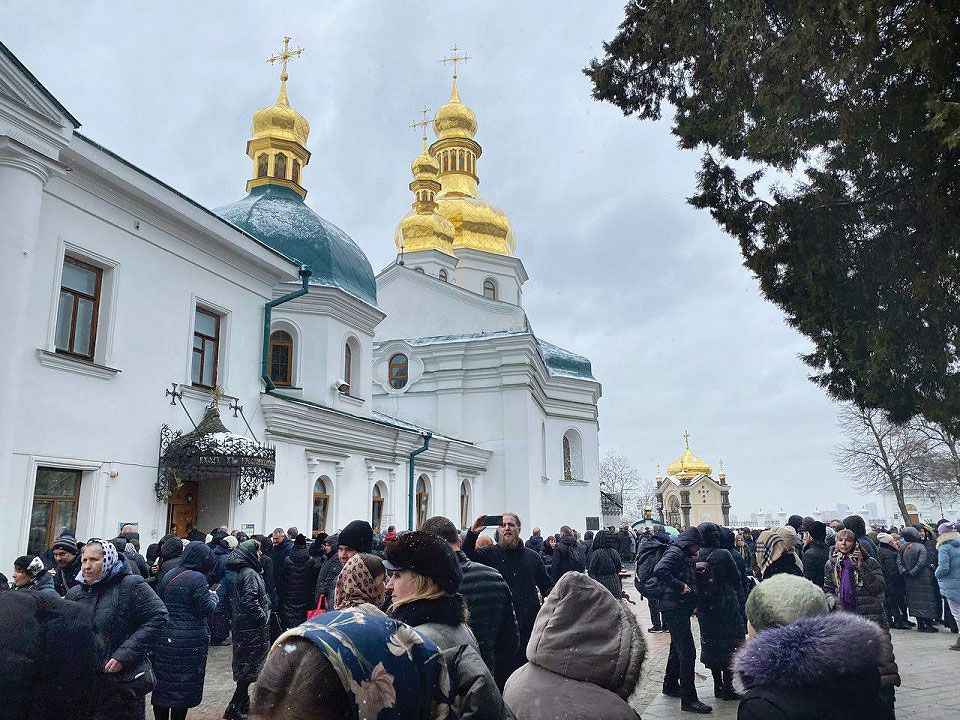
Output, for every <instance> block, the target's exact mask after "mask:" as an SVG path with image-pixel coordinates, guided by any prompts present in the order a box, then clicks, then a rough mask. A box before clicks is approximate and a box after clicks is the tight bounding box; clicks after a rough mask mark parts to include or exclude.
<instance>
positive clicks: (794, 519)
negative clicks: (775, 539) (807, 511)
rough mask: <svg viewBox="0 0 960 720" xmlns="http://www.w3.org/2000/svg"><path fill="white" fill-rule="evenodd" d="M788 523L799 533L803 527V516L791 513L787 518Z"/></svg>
mask: <svg viewBox="0 0 960 720" xmlns="http://www.w3.org/2000/svg"><path fill="white" fill-rule="evenodd" d="M787 525H789V526H790V527H792V528H793V529H794V530H796V531H797V532H798V533H799V532H800V530H801V529H802V528H803V517H802V516H801V515H791V516H790V517H789V518H787Z"/></svg>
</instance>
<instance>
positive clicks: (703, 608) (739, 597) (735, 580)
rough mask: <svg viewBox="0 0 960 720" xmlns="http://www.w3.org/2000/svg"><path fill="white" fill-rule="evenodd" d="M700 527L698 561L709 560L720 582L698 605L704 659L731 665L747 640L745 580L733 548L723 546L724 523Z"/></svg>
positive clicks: (716, 664)
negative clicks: (712, 593) (744, 607)
mask: <svg viewBox="0 0 960 720" xmlns="http://www.w3.org/2000/svg"><path fill="white" fill-rule="evenodd" d="M697 529H698V530H699V531H700V535H701V536H702V537H703V544H702V546H701V548H700V554H699V556H698V557H697V560H698V561H701V562H706V563H709V565H710V567H711V569H712V570H713V577H714V580H715V581H716V582H717V585H718V586H719V587H718V593H717V595H715V596H714V597H711V598H707V597H702V598H701V599H700V604H699V605H698V606H697V618H698V619H699V621H700V662H702V663H703V664H704V665H706V666H707V667H708V668H717V669H722V668H726V667H729V666H730V660H731V658H732V657H733V653H734V651H735V650H736V649H737V647H738V646H739V645H740V643H741V642H743V636H744V635H745V634H746V632H745V631H746V628H745V627H744V626H743V623H742V614H741V608H742V607H743V605H744V603H745V598H744V595H743V582H742V581H741V579H740V572H739V571H738V570H737V565H736V562H734V559H733V555H731V554H730V551H729V550H726V549H725V548H722V547H720V544H721V537H720V526H719V525H717V524H716V523H711V522H706V523H701V524H700V525H699V526H698V527H697Z"/></svg>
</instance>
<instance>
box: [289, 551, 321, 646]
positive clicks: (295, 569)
mask: <svg viewBox="0 0 960 720" xmlns="http://www.w3.org/2000/svg"><path fill="white" fill-rule="evenodd" d="M301 537H302V536H301ZM318 574H319V570H318V568H317V566H316V565H315V564H314V562H313V558H312V557H310V551H309V550H307V546H306V545H305V544H303V545H300V544H296V543H295V544H294V547H293V550H291V551H290V554H289V555H287V557H286V559H285V560H284V561H283V578H284V583H283V590H282V592H281V593H280V620H281V622H282V623H283V626H284V627H286V628H292V627H296V626H297V625H299V624H300V623H302V622H304V621H306V619H307V611H309V610H313V608H314V607H316V602H315V601H314V599H313V592H314V588H315V586H316V584H317V576H318Z"/></svg>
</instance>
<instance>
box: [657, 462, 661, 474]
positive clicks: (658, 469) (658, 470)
mask: <svg viewBox="0 0 960 720" xmlns="http://www.w3.org/2000/svg"><path fill="white" fill-rule="evenodd" d="M657 477H660V463H657Z"/></svg>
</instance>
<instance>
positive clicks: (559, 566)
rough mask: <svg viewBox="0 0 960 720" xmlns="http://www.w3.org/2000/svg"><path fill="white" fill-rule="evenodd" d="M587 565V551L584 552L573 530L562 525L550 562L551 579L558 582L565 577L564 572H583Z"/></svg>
mask: <svg viewBox="0 0 960 720" xmlns="http://www.w3.org/2000/svg"><path fill="white" fill-rule="evenodd" d="M586 566H587V558H586V553H584V551H583V548H582V547H581V545H580V543H579V542H577V538H576V537H575V536H574V534H573V530H572V529H571V528H570V527H569V526H567V525H564V526H562V527H561V528H560V541H559V542H558V543H557V547H556V548H555V549H554V551H553V562H552V563H550V570H549V573H550V579H551V580H553V582H557V581H558V580H559V579H560V578H562V577H563V574H564V573H568V572H570V571H571V570H572V571H574V572H581V573H582V572H583V571H584V570H585V569H586Z"/></svg>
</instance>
